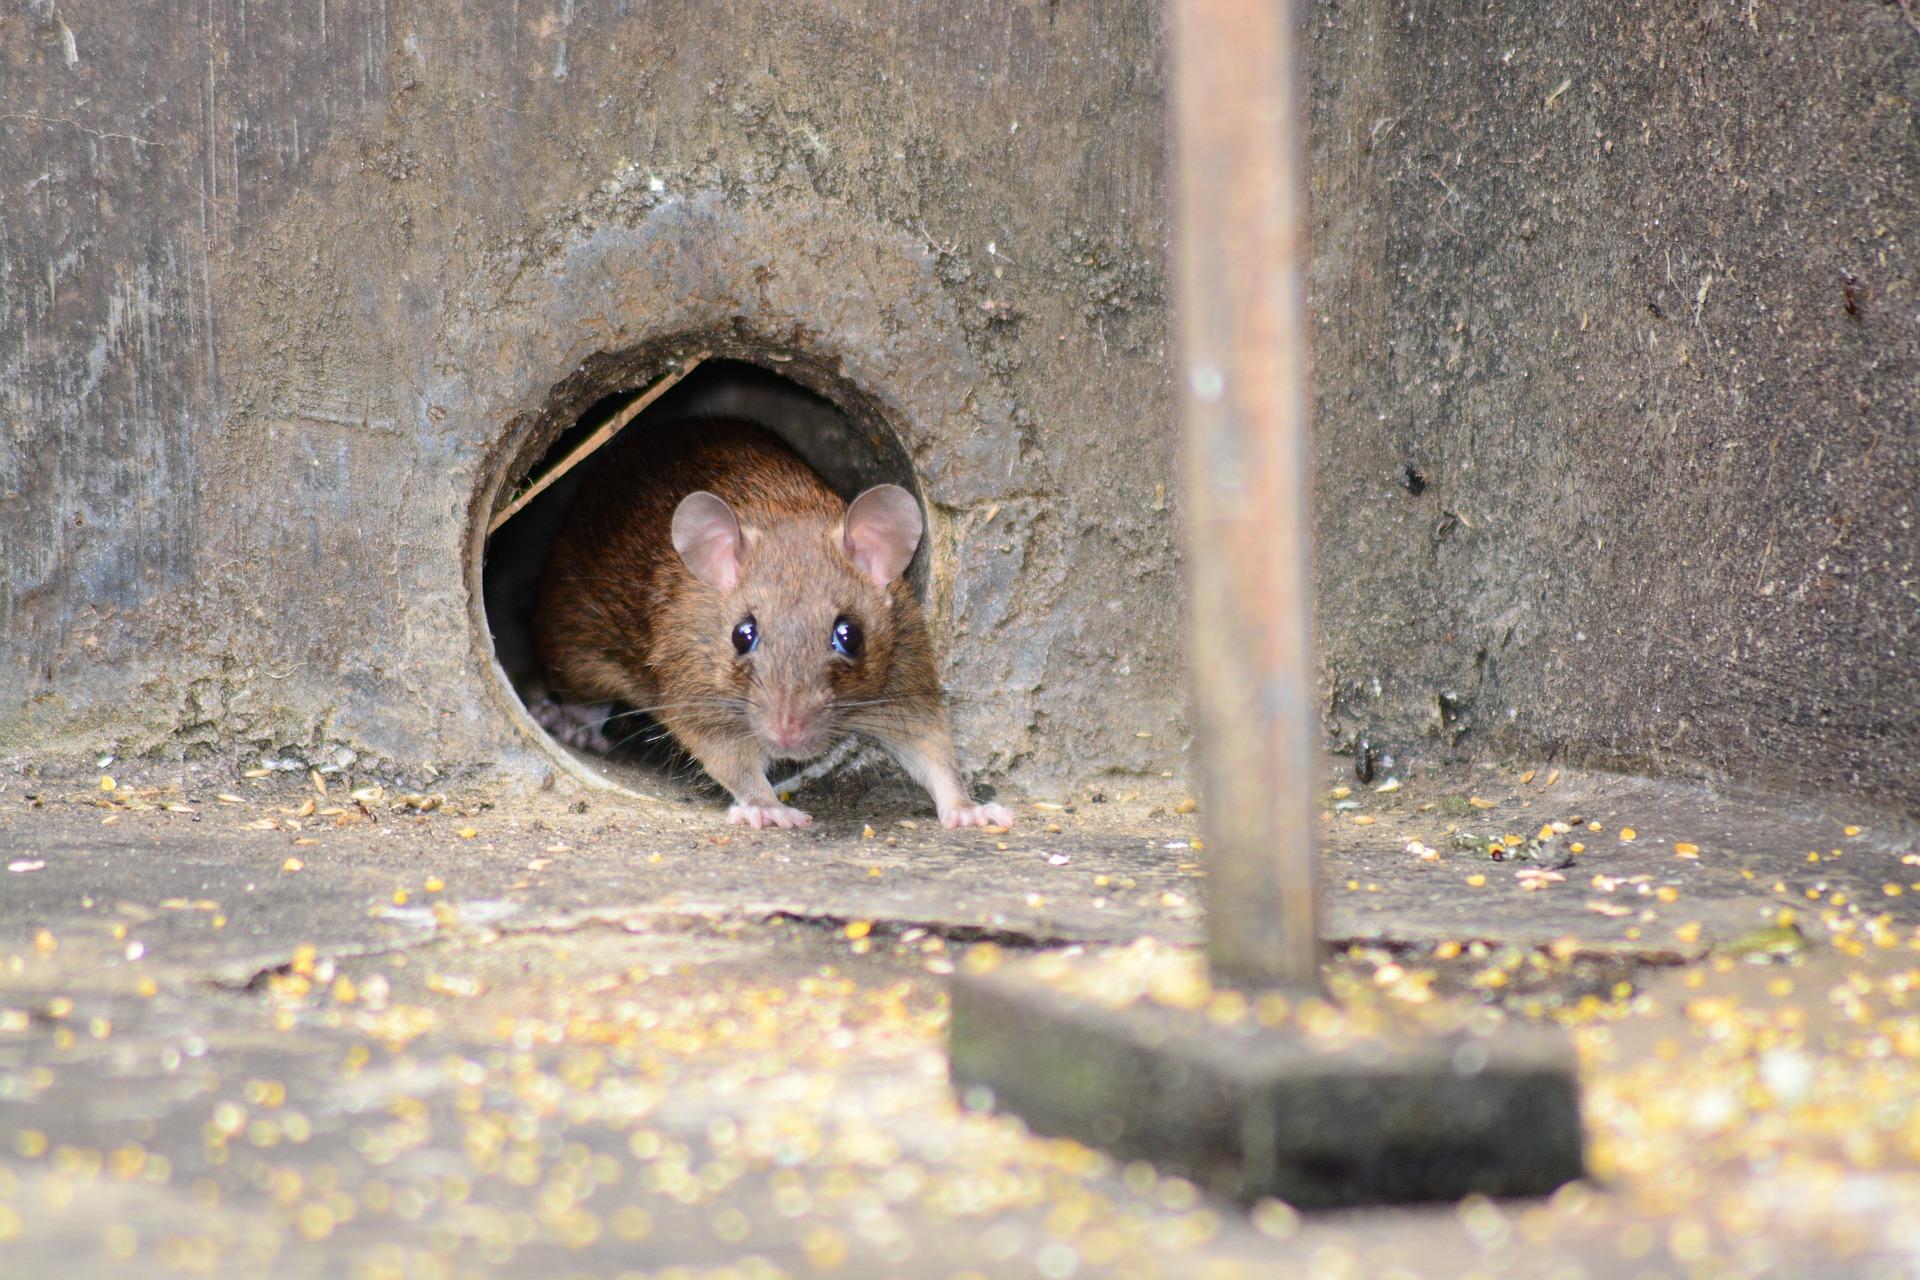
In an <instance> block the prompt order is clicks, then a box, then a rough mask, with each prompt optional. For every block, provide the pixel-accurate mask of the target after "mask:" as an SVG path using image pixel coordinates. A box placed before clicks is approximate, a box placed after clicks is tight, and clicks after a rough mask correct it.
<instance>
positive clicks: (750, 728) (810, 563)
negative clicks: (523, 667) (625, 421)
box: [533, 418, 1013, 827]
mask: <svg viewBox="0 0 1920 1280" xmlns="http://www.w3.org/2000/svg"><path fill="white" fill-rule="evenodd" d="M610 453H611V456H610V457H608V459H607V460H606V461H605V462H604V463H603V464H602V465H601V466H600V467H598V468H597V469H596V470H595V473H594V475H593V476H592V477H591V478H590V479H589V480H588V481H587V482H586V483H585V484H584V485H583V486H582V489H581V491H580V494H579V496H578V497H577V498H576V499H575V501H574V504H573V507H572V509H571V511H570V513H569V516H568V519H567V522H566V525H565V526H564V528H563V529H562V530H561V532H560V535H559V537H558V538H557V539H556V541H555V543H554V547H553V552H552V557H551V560H550V563H549V566H548V570H547V573H546V576H545V579H544V582H543V584H542V587H541V590H540V595H539V598H538V600H537V602H536V605H535V612H534V617H533V631H534V644H535V647H536V651H537V653H538V655H539V657H540V660H541V662H542V663H543V665H544V666H545V667H546V670H547V675H548V678H549V680H550V681H551V682H552V684H553V686H554V688H555V690H556V691H557V692H558V693H559V694H560V695H562V696H563V697H564V698H566V699H569V700H574V701H586V702H591V701H600V700H618V701H620V702H625V703H627V704H629V705H631V706H633V707H634V708H636V709H638V710H640V711H642V712H645V713H646V714H647V715H649V716H651V717H653V719H654V720H655V721H656V722H657V723H659V724H660V725H661V726H662V727H663V728H665V729H666V730H667V731H668V732H669V733H671V734H672V735H673V737H674V738H675V739H676V740H678V742H679V743H680V745H681V746H682V747H684V748H685V749H686V750H687V752H688V753H689V754H690V755H692V757H693V758H694V759H695V760H697V761H698V762H699V763H700V766H701V767H702V768H703V769H705V770H706V771H707V773H708V774H709V775H710V776H711V777H712V778H713V780H714V781H715V782H718V783H719V784H720V785H721V786H723V787H725V788H726V789H727V791H728V792H729V793H730V794H731V795H732V797H733V805H732V807H731V808H729V809H728V810H727V820H728V821H729V822H734V823H746V824H748V825H751V826H754V827H767V826H775V827H804V826H807V825H809V824H810V823H811V822H812V821H813V819H812V816H811V815H809V814H807V813H804V812H802V811H801V810H799V809H796V808H793V807H792V806H790V805H787V804H784V803H782V802H781V800H780V798H779V797H778V796H777V795H775V793H774V790H773V786H772V784H771V783H769V782H768V781H767V765H768V763H769V762H770V761H773V760H810V759H813V758H815V757H817V756H819V755H820V754H821V753H822V752H824V751H825V750H826V749H827V748H828V747H829V746H831V745H833V744H834V743H835V742H838V741H839V740H841V739H842V738H844V737H845V736H846V735H848V734H849V733H851V734H855V735H858V736H859V737H862V738H865V739H867V740H869V741H872V742H874V743H876V744H878V745H879V746H880V747H882V748H883V749H885V750H886V751H887V752H888V753H889V754H890V755H892V756H893V757H894V759H896V760H898V761H899V762H900V764H901V766H902V767H903V768H905V769H906V771H907V773H908V774H909V775H911V776H912V777H913V779H914V780H915V781H916V782H918V783H919V784H920V785H921V786H923V787H925V788H926V789H927V791H928V792H929V793H930V794H931V795H932V797H933V802H934V804H935V806H936V807H937V808H938V810H939V813H940V822H941V824H942V825H943V826H947V827H972V826H987V825H989V824H997V825H1000V826H1009V825H1011V824H1012V822H1013V815H1012V814H1011V813H1010V812H1008V811H1007V810H1006V809H1005V808H1004V807H1002V806H1000V805H997V804H976V803H974V802H973V799H972V797H971V796H970V795H969V794H968V792H967V790H966V789H965V787H964V786H963V785H962V784H961V782H960V776H959V769H958V765H957V762H956V759H955V756H954V750H953V735H952V731H951V729H950V727H949V725H948V719H947V711H946V704H945V701H944V699H943V698H942V695H941V690H940V682H939V677H938V675H937V673H936V672H935V669H934V656H933V645H932V641H931V637H930V635H929V631H928V627H927V623H926V618H925V616H924V614H923V613H922V612H921V609H920V603H919V601H918V600H917V599H916V598H915V596H914V593H913V590H912V588H910V587H909V586H908V585H907V583H906V581H905V579H904V578H903V577H902V575H903V574H904V573H905V572H906V569H907V565H908V563H909V562H910V561H911V560H912V559H913V555H914V551H915V549H916V548H918V547H919V545H920V539H921V536H922V534H923V532H924V531H925V520H924V517H923V516H922V515H921V511H920V504H919V502H918V501H917V500H916V499H915V498H914V496H913V495H912V494H911V493H909V492H907V491H906V490H905V489H903V488H901V487H900V486H899V485H894V484H882V485H876V486H874V487H873V488H870V489H868V490H866V491H865V492H863V493H861V494H860V495H859V496H858V497H856V498H854V500H853V501H852V502H851V503H849V502H847V501H846V500H845V499H843V498H841V497H840V496H839V495H838V494H836V493H835V492H834V491H833V490H832V489H831V488H829V487H828V486H827V483H826V481H824V480H822V479H821V478H820V476H819V475H818V474H817V473H816V472H815V471H814V470H813V469H812V468H811V467H809V466H808V465H807V464H806V462H805V461H803V460H802V459H801V458H800V456H799V455H798V454H796V453H795V452H793V450H792V449H790V448H788V447H787V446H786V445H785V444H784V443H782V442H781V441H780V440H779V438H778V437H776V436H775V435H773V433H771V432H769V431H767V430H765V429H764V428H761V427H759V426H756V425H754V424H752V423H750V422H746V421H742V420H737V419H720V418H715V419H702V420H698V421H695V422H691V423H684V424H680V425H679V426H678V427H669V428H665V429H658V428H657V429H655V430H653V431H648V432H644V433H643V432H636V433H634V434H633V435H632V436H629V437H628V438H627V439H625V440H623V441H621V442H619V444H617V445H615V446H613V447H612V448H611V449H610Z"/></svg>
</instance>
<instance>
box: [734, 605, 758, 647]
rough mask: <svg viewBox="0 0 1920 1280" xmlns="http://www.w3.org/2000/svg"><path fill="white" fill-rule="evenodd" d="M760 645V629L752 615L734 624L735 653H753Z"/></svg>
mask: <svg viewBox="0 0 1920 1280" xmlns="http://www.w3.org/2000/svg"><path fill="white" fill-rule="evenodd" d="M759 643H760V627H759V625H758V624H757V623H755V622H754V620H753V615H752V614H748V615H747V616H746V617H744V618H742V619H740V621H739V622H737V623H735V624H734V627H733V651H734V652H735V653H752V652H753V648H754V646H755V645H757V644H759Z"/></svg>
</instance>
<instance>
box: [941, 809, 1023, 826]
mask: <svg viewBox="0 0 1920 1280" xmlns="http://www.w3.org/2000/svg"><path fill="white" fill-rule="evenodd" d="M940 825H941V826H943V827H1010V826H1012V825H1013V811H1012V810H1010V809H1008V808H1007V807H1006V806H1005V805H998V804H968V805H961V806H960V807H959V808H958V809H949V810H947V811H946V812H945V813H943V814H941V815H940Z"/></svg>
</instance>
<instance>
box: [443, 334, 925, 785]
mask: <svg viewBox="0 0 1920 1280" xmlns="http://www.w3.org/2000/svg"><path fill="white" fill-rule="evenodd" d="M765 358H767V359H769V361H770V363H771V364H772V367H769V366H768V365H763V364H760V363H756V362H755V361H754V360H752V359H748V358H741V357H739V356H735V355H731V354H729V355H722V356H715V357H709V358H708V359H706V360H704V361H703V362H701V363H700V364H699V365H698V366H697V367H695V368H694V369H693V370H692V371H691V372H690V373H688V374H687V375H686V376H685V377H684V378H682V379H681V380H680V381H679V382H678V383H676V384H675V385H673V386H672V387H671V389H669V390H667V391H666V392H665V393H664V394H662V395H661V396H660V397H659V398H658V399H657V400H655V401H654V402H653V403H652V404H650V405H648V406H647V407H646V408H645V409H644V410H642V411H641V412H640V413H639V414H638V415H637V416H635V417H633V418H632V420H631V421H630V422H629V423H628V424H627V425H626V426H625V427H624V428H622V429H621V430H620V431H619V433H618V434H617V435H615V436H614V437H613V439H612V440H611V441H609V442H608V443H606V444H605V445H604V446H602V447H601V448H599V449H597V450H596V451H595V452H593V453H592V454H590V455H588V456H587V457H585V458H584V459H582V460H581V461H580V462H579V463H578V464H577V465H575V466H574V467H573V468H572V469H571V470H570V471H568V472H567V473H566V474H565V475H564V476H562V477H560V478H559V479H558V480H556V481H555V482H554V483H553V484H552V485H551V486H550V487H548V488H547V489H545V490H544V491H543V492H541V493H540V494H539V495H538V496H537V497H535V498H534V499H532V500H531V501H530V502H528V503H527V504H526V506H525V507H523V508H522V509H520V510H519V511H517V512H516V513H514V514H513V515H512V516H511V517H510V518H508V519H506V520H505V521H504V522H503V523H501V524H500V526H499V528H498V529H497V530H496V531H495V532H494V533H493V534H492V535H491V536H490V537H486V538H485V539H484V543H483V550H482V552H481V563H480V579H481V597H482V607H483V611H484V621H485V626H486V631H487V635H488V638H489V640H490V642H491V647H492V652H493V657H494V660H495V664H496V667H497V671H498V673H499V675H500V676H501V678H502V679H503V681H504V684H505V688H506V690H507V692H509V693H510V694H511V695H512V697H513V699H514V701H515V702H516V703H517V704H518V706H519V707H520V708H521V709H523V710H525V712H526V713H527V716H528V718H529V720H530V721H531V722H532V726H533V727H534V731H535V734H536V736H537V738H538V739H539V740H540V742H541V745H542V746H544V747H545V748H546V750H547V751H548V752H549V753H550V754H552V755H553V756H554V757H555V758H556V760H557V761H559V762H560V763H561V765H562V766H563V767H565V768H566V769H567V771H568V772H570V773H572V774H574V775H575V776H576V777H581V778H582V779H583V780H586V781H588V782H591V783H597V784H601V785H605V786H610V787H612V788H614V789H616V790H620V791H626V792H631V793H637V794H640V795H643V796H649V797H662V796H668V797H674V798H679V799H687V800H694V799H698V800H700V801H701V802H702V803H713V802H716V801H717V800H718V799H719V798H721V797H723V796H724V794H725V793H724V791H722V790H720V789H719V788H718V787H717V786H716V785H715V784H713V783H712V782H711V781H710V780H708V779H707V778H706V776H705V774H704V773H703V772H702V771H701V769H700V768H699V766H698V765H697V764H695V763H693V761H692V760H691V759H690V758H689V757H688V756H687V755H685V753H684V752H682V751H680V750H679V749H678V747H677V746H676V745H675V744H673V742H672V741H671V739H670V738H669V737H668V736H667V735H666V734H665V732H664V731H663V730H662V729H661V728H660V727H659V726H658V725H657V724H655V723H654V722H653V721H652V720H651V719H650V718H649V717H648V716H646V715H645V714H644V713H641V712H639V711H638V710H637V709H635V708H633V707H630V706H627V705H624V704H606V705H598V704H594V705H580V704H573V703H570V702H568V701H567V700H566V699H565V698H563V697H560V696H557V695H558V694H559V693H560V691H559V690H558V689H557V688H556V686H555V682H554V681H553V680H552V679H551V677H550V675H549V673H548V672H546V671H545V670H544V669H543V668H542V665H541V661H540V657H539V654H538V652H537V647H536V644H535V639H534V634H535V630H534V614H535V611H536V609H537V608H538V607H539V602H540V593H541V587H542V583H543V582H544V580H545V579H546V577H547V575H548V574H549V573H550V572H553V571H554V565H553V563H552V553H553V549H554V546H555V543H556V541H557V540H558V538H559V537H560V535H561V532H562V530H563V529H564V528H565V527H566V525H567V522H568V520H569V518H570V515H571V513H572V510H573V507H574V503H575V501H576V500H577V499H578V498H579V496H580V494H581V493H582V491H583V490H584V489H586V487H587V486H589V485H591V484H592V483H593V482H594V477H595V474H596V472H597V470H598V468H600V467H601V466H603V465H605V464H607V463H608V461H609V460H610V459H612V458H613V457H614V456H615V454H616V452H617V450H618V449H619V448H620V447H621V446H622V445H629V446H634V445H638V444H641V440H640V437H651V438H652V439H653V440H654V441H658V442H664V441H665V440H666V439H667V438H668V437H669V436H670V435H671V434H672V433H675V432H685V431H688V430H690V429H696V428H697V424H698V423H699V422H700V421H701V420H702V419H713V418H730V419H740V420H744V421H746V422H750V423H753V424H755V425H758V426H761V427H763V428H765V429H766V430H768V431H770V432H772V433H773V434H774V435H776V436H778V437H779V438H780V439H781V440H782V441H783V442H784V443H785V444H786V445H787V446H788V447H790V448H791V449H793V451H794V452H795V453H797V454H799V455H800V457H801V458H802V459H804V460H805V461H806V462H807V463H808V465H810V466H811V467H812V468H813V469H814V470H815V471H816V472H818V473H819V474H820V476H821V478H822V479H824V480H825V481H826V482H827V484H828V486H829V487H830V488H832V489H833V490H834V491H835V492H837V493H838V494H839V495H840V496H841V497H842V498H848V499H851V498H852V497H853V496H855V495H856V494H858V493H859V492H860V491H861V490H863V489H865V488H868V487H869V486H872V485H876V484H887V483H891V484H897V485H900V486H902V487H904V488H905V489H907V490H908V491H909V492H911V493H913V494H914V495H915V496H916V497H918V496H919V486H918V484H917V483H916V480H915V477H914V474H913V466H912V463H911V462H910V460H909V459H908V457H907V453H906V449H905V447H904V446H903V445H902V443H901V441H900V438H899V436H898V435H897V434H896V433H895V431H894V430H893V428H892V427H891V426H890V425H889V424H888V423H887V422H886V421H885V419H884V418H883V417H882V416H881V414H880V413H879V411H878V410H877V408H876V407H875V406H874V405H873V404H872V402H871V399H870V398H869V397H867V396H865V395H864V394H862V393H861V392H860V391H859V390H858V388H856V387H853V386H851V385H850V384H848V383H847V382H846V381H845V379H843V378H841V377H840V376H839V375H838V374H837V373H836V372H835V371H833V370H829V369H817V368H813V367H810V366H808V365H807V364H805V363H804V362H803V358H801V357H794V358H791V359H788V358H785V357H783V356H770V357H765ZM599 363H601V364H602V365H603V366H606V367H603V368H601V369H600V371H599V376H597V377H596V376H595V364H596V362H595V361H589V362H588V364H587V366H586V367H585V368H584V369H583V370H582V373H581V375H580V376H577V377H576V378H574V379H572V380H570V382H569V383H568V384H563V385H562V386H561V387H559V388H556V390H555V394H554V403H552V404H550V405H549V407H548V409H547V410H546V411H544V412H543V413H541V414H539V415H537V417H536V419H535V420H534V421H533V422H531V423H529V424H527V425H526V427H525V428H524V429H523V430H521V431H520V432H518V433H517V434H518V435H519V436H520V438H521V443H520V446H519V449H518V452H517V454H516V456H514V457H513V458H511V459H509V460H508V461H507V462H506V464H505V465H504V466H503V467H502V468H501V469H500V471H499V484H498V487H497V488H496V489H494V490H493V492H495V493H498V492H500V491H502V490H504V491H505V492H507V493H513V494H519V493H522V492H524V491H525V489H526V488H527V486H528V484H529V483H530V482H531V481H532V480H534V479H535V478H538V477H542V476H545V475H546V474H547V473H548V472H549V471H550V470H551V469H552V468H553V467H554V466H555V465H556V464H557V463H559V462H560V460H561V459H563V458H566V457H567V456H568V455H569V454H571V453H572V452H573V451H574V450H575V449H576V448H577V447H578V446H579V445H580V444H581V443H582V442H583V441H585V440H587V439H588V438H589V437H591V436H592V435H593V433H594V432H595V431H597V430H599V429H600V428H602V427H603V426H604V425H605V424H607V423H608V422H609V421H612V420H614V419H615V417H616V415H618V414H619V413H620V411H621V410H622V409H623V408H625V407H627V406H629V405H630V404H632V403H633V402H634V399H635V397H636V395H637V394H639V393H640V392H641V391H642V390H643V389H644V388H645V387H647V386H648V385H650V384H651V383H653V382H654V381H655V379H656V378H657V377H658V376H659V375H660V373H661V372H662V371H663V370H667V369H671V368H677V367H678V366H677V364H674V365H669V364H666V363H663V362H662V360H661V359H659V358H658V353H656V354H655V358H653V359H651V360H644V361H643V360H639V359H632V360H624V361H617V362H616V361H614V360H613V358H611V357H607V358H603V359H602V361H600V362H599ZM504 506H505V503H504V501H501V502H496V503H492V504H490V505H489V508H488V510H487V512H485V513H483V514H482V515H481V517H480V519H481V528H482V529H484V528H485V525H486V523H487V522H488V521H489V520H490V519H491V518H492V512H493V510H495V509H497V508H503V507H504ZM929 541H930V539H929V538H923V539H922V540H921V545H920V548H919V550H918V551H917V552H916V553H915V556H914V559H913V562H912V564H911V566H910V567H909V569H908V571H907V580H908V582H909V584H910V585H911V586H912V587H913V588H914V589H915V590H916V591H918V592H919V593H920V594H921V596H922V599H923V600H924V598H925V596H926V584H927V573H926V560H927V544H928V542H929ZM860 758H861V756H860V753H857V752H854V751H852V750H851V749H850V747H849V749H845V750H843V749H840V748H835V749H833V750H830V751H829V752H827V754H825V755H824V756H822V757H820V758H819V759H818V760H816V761H813V762H811V763H810V764H807V765H791V766H789V765H786V764H784V763H783V764H781V765H777V766H775V769H774V771H773V774H774V781H775V784H776V786H779V785H781V784H782V783H783V782H787V783H791V784H793V785H804V784H805V783H807V782H810V781H813V780H815V779H818V778H821V777H824V776H826V775H827V774H829V773H835V772H846V771H847V769H846V766H847V764H848V762H849V761H850V760H857V759H860ZM836 790H838V786H836Z"/></svg>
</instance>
